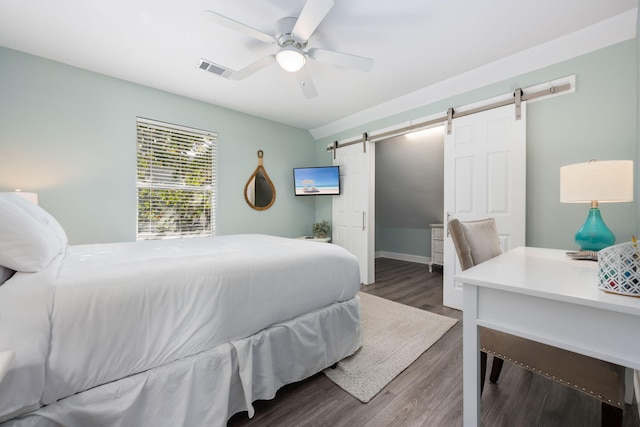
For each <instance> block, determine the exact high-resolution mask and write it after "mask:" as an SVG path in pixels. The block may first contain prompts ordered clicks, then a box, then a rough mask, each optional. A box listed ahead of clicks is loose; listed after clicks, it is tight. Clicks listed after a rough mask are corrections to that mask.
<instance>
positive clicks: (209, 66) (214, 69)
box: [198, 59, 233, 79]
mask: <svg viewBox="0 0 640 427" xmlns="http://www.w3.org/2000/svg"><path fill="white" fill-rule="evenodd" d="M198 68H200V69H201V70H205V71H209V72H210V73H213V74H215V75H217V76H220V77H224V78H225V79H226V78H229V76H230V75H231V74H233V70H230V69H228V68H224V67H223V66H221V65H217V64H214V63H213V62H210V61H207V60H206V59H200V64H198Z"/></svg>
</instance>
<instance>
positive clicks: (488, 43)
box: [0, 0, 638, 131]
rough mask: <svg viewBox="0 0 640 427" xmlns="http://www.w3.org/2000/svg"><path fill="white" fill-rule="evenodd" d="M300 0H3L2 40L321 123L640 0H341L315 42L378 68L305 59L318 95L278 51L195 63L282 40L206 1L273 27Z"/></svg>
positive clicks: (210, 98) (248, 108)
mask: <svg viewBox="0 0 640 427" xmlns="http://www.w3.org/2000/svg"><path fill="white" fill-rule="evenodd" d="M304 3H305V0H235V1H234V0H186V1H180V0H56V1H51V0H23V1H19V0H4V1H0V45H2V46H5V47H8V48H11V49H16V50H20V51H24V52H28V53H31V54H34V55H38V56H42V57H45V58H49V59H53V60H56V61H60V62H63V63H66V64H70V65H73V66H76V67H80V68H84V69H87V70H91V71H95V72H98V73H102V74H106V75H109V76H113V77H117V78H120V79H124V80H128V81H132V82H136V83H139V84H143V85H146V86H150V87H154V88H158V89H162V90H165V91H167V92H171V93H175V94H179V95H184V96H187V97H190V98H194V99H198V100H202V101H205V102H208V103H211V104H216V105H220V106H223V107H227V108H230V109H233V110H238V111H242V112H246V113H249V114H252V115H256V116H260V117H264V118H268V119H271V120H275V121H278V122H282V123H286V124H289V125H292V126H296V127H300V128H304V129H309V130H312V131H313V130H314V129H320V128H322V127H326V126H328V125H330V124H332V123H337V122H340V121H343V120H344V118H345V117H349V116H353V115H357V114H358V113H360V112H362V111H365V110H368V109H371V108H373V107H375V106H379V105H380V104H385V103H388V102H390V101H392V100H394V99H398V98H402V97H404V96H406V95H408V94H411V93H415V92H416V91H420V90H421V89H423V88H428V87H433V86H434V85H437V84H438V83H439V82H442V81H444V80H447V79H450V78H452V77H454V76H460V75H462V74H464V73H468V72H469V71H470V70H474V69H478V68H479V67H483V66H485V65H487V64H490V63H494V62H495V61H498V60H500V59H501V58H505V57H509V56H512V55H514V54H517V53H518V52H521V51H523V50H527V49H531V48H533V47H535V46H538V45H541V44H544V43H548V42H550V41H552V40H554V39H558V38H561V37H564V36H566V35H567V34H571V33H574V32H576V31H580V30H582V29H584V28H586V27H590V26H593V25H594V24H597V23H599V22H601V21H605V20H607V19H609V18H612V17H615V16H618V15H620V14H623V13H625V12H626V13H627V16H628V15H629V14H630V11H632V10H634V9H636V8H637V6H638V0H560V1H558V0H518V1H513V0H483V1H478V0H396V1H381V0H335V5H334V6H333V8H332V9H331V11H330V12H329V13H328V15H327V16H326V18H325V19H324V21H323V22H321V23H320V25H319V27H318V29H317V30H316V32H315V33H314V34H313V35H312V37H311V39H310V41H309V46H308V47H309V48H311V47H320V48H326V49H331V50H337V51H340V52H346V53H352V54H356V55H360V56H365V57H370V58H373V59H374V61H375V64H374V67H373V70H372V71H370V72H368V73H365V72H361V71H354V70H348V69H344V68H340V67H338V66H334V65H330V64H326V63H321V62H316V61H308V67H309V71H310V73H311V75H312V77H313V81H314V83H315V86H316V88H317V90H318V93H319V95H318V96H317V97H316V98H313V99H305V98H304V96H303V95H302V92H301V90H300V88H299V87H298V84H297V81H296V79H295V78H294V77H293V76H292V75H289V74H288V73H287V72H285V71H284V70H282V69H281V68H280V67H279V66H278V65H277V64H275V63H274V64H272V65H270V66H269V67H268V68H266V69H263V70H261V71H259V72H258V73H256V74H254V75H252V76H250V77H249V78H247V79H245V80H243V81H233V80H228V79H224V78H221V77H218V76H216V75H214V74H211V73H208V72H205V71H202V70H200V69H198V61H199V59H200V58H205V59H207V60H209V61H212V62H214V63H217V64H220V65H223V66H226V67H228V68H231V69H234V70H238V69H241V68H243V67H244V66H246V65H248V64H250V63H252V62H254V61H256V60H257V59H260V58H262V57H263V56H266V55H269V54H274V53H275V52H276V51H277V46H276V45H268V44H265V43H262V42H259V41H257V40H254V39H252V38H250V37H247V36H246V35H243V34H240V33H238V32H235V31H233V30H230V29H227V28H223V27H218V26H216V25H214V24H212V23H210V22H208V21H207V20H205V19H203V16H202V11H203V10H206V9H209V10H213V11H215V12H217V13H220V14H222V15H225V16H228V17H231V18H233V19H235V20H237V21H240V22H243V23H245V24H247V25H249V26H251V27H254V28H256V29H258V30H260V31H263V32H266V33H270V34H272V33H273V26H274V24H275V22H276V21H277V20H278V19H280V18H282V17H285V16H293V17H297V16H298V14H299V13H300V11H301V10H302V7H303V6H304ZM633 17H634V19H633V23H632V31H633V33H634V34H635V17H636V15H635V14H634V15H633ZM628 21H629V20H628V19H627V21H626V22H628ZM597 44H598V41H597V40H594V45H596V46H597ZM549 54H550V56H553V52H549ZM565 54H566V55H571V53H565ZM0 70H1V68H0ZM0 72H1V71H0ZM432 101H434V100H432V99H431V100H430V99H425V100H424V102H423V104H427V103H429V102H432Z"/></svg>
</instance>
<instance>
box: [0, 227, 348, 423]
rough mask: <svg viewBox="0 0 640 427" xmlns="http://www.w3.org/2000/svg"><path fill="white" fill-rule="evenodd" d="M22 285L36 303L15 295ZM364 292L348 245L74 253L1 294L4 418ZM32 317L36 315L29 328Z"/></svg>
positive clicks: (217, 243) (135, 247) (220, 241)
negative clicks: (12, 356) (7, 354)
mask: <svg viewBox="0 0 640 427" xmlns="http://www.w3.org/2000/svg"><path fill="white" fill-rule="evenodd" d="M37 278H41V279H42V282H40V281H38V280H36V279H37ZM23 284H28V285H30V286H31V287H32V288H33V289H36V291H34V292H33V294H34V295H36V298H34V299H32V300H29V298H27V297H26V296H25V295H22V296H21V297H18V298H16V297H15V295H12V294H15V293H16V292H18V293H19V292H21V290H20V287H19V286H18V285H23ZM359 284H360V278H359V269H358V263H357V260H356V258H355V257H353V256H352V255H351V254H349V253H348V252H346V251H345V250H344V249H342V248H340V247H338V246H335V245H329V244H320V243H315V242H305V241H302V240H295V239H286V238H279V237H272V236H264V235H234V236H219V237H213V238H198V239H181V240H170V241H147V242H136V243H121V244H104V245H81V246H70V247H68V248H67V250H66V253H65V254H64V255H63V256H61V257H59V258H58V259H56V260H54V262H53V263H52V265H50V266H49V267H48V268H47V269H45V270H43V271H42V272H40V273H31V274H27V273H18V274H16V275H15V276H14V277H13V278H12V279H10V280H9V281H8V282H6V283H5V284H4V285H3V286H1V287H0V314H1V317H0V350H3V349H15V351H16V361H15V363H14V365H15V366H14V369H13V371H10V372H9V373H8V374H7V377H6V378H5V382H3V384H2V385H0V418H1V417H2V416H3V415H6V414H9V413H11V412H12V411H16V402H17V401H19V402H22V403H21V404H22V405H24V406H28V405H33V404H34V399H35V402H36V403H37V402H38V401H39V402H40V403H41V404H45V405H46V404H49V403H52V402H55V401H56V400H58V399H61V398H64V397H66V396H69V395H72V394H74V393H77V392H81V391H83V390H86V389H89V388H91V387H95V386H97V385H100V384H104V383H107V382H110V381H114V380H116V379H119V378H123V377H126V376H129V375H131V374H134V373H138V372H142V371H145V370H147V369H150V368H153V367H157V366H160V365H163V364H166V363H169V362H171V361H173V360H176V359H180V358H182V357H186V356H189V355H192V354H197V353H199V352H202V351H205V350H208V349H212V348H214V347H216V346H217V345H219V344H221V343H224V342H228V341H230V340H234V339H240V338H244V337H247V336H250V335H252V334H254V333H256V332H258V331H260V330H262V329H264V328H265V327H267V326H269V325H272V324H274V323H278V322H282V321H285V320H288V319H292V318H294V317H296V316H298V315H301V314H303V313H306V312H309V311H311V310H314V309H318V308H322V307H326V306H328V305H330V304H332V303H334V302H338V301H346V300H349V299H351V298H353V297H354V296H355V295H356V294H357V292H358V290H359ZM25 289H26V288H25ZM5 291H6V292H5ZM22 293H23V294H24V290H22ZM5 297H6V298H5ZM7 298H13V302H14V303H15V304H28V305H29V306H28V307H26V306H23V307H17V306H15V305H13V306H12V304H11V303H10V302H7V301H8V300H7ZM25 310H29V311H32V312H33V314H30V315H28V316H26V318H27V320H28V321H26V322H23V323H24V328H23V324H21V323H20V322H19V320H20V318H21V317H22V318H24V317H25V316H24V313H22V314H21V312H22V311H25ZM47 310H48V312H46V311H47ZM23 320H24V319H23ZM5 327H10V328H12V332H11V333H9V334H6V333H5V331H4V330H3V329H4V328H5ZM25 364H26V365H28V366H23V365H25ZM27 368H28V369H27ZM21 369H22V371H23V374H24V376H21V377H20V379H19V380H18V378H17V376H16V373H17V372H18V371H20V370H21ZM25 372H26V373H25ZM25 379H30V381H28V382H29V383H30V384H29V385H28V386H26V385H23V386H20V387H18V388H14V387H13V386H15V385H17V384H19V383H20V384H21V383H23V382H24V380H25ZM9 388H11V390H10V391H9ZM16 391H17V392H18V393H19V394H18V396H17V397H16V396H15V392H16ZM8 396H11V399H10V400H11V402H9V403H10V404H9V405H5V403H4V402H5V401H4V400H3V399H4V398H5V397H8ZM36 397H37V398H36Z"/></svg>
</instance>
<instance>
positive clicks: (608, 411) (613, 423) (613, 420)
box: [600, 402, 624, 427]
mask: <svg viewBox="0 0 640 427" xmlns="http://www.w3.org/2000/svg"><path fill="white" fill-rule="evenodd" d="M623 414H624V413H623V410H622V408H618V407H617V406H613V405H609V404H607V403H604V402H602V415H601V418H600V425H601V427H620V426H622V416H623Z"/></svg>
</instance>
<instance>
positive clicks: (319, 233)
mask: <svg viewBox="0 0 640 427" xmlns="http://www.w3.org/2000/svg"><path fill="white" fill-rule="evenodd" d="M311 232H312V233H313V235H314V236H315V237H317V238H319V239H324V238H325V237H327V233H328V232H329V221H322V222H316V223H314V224H313V225H312V226H311Z"/></svg>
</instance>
